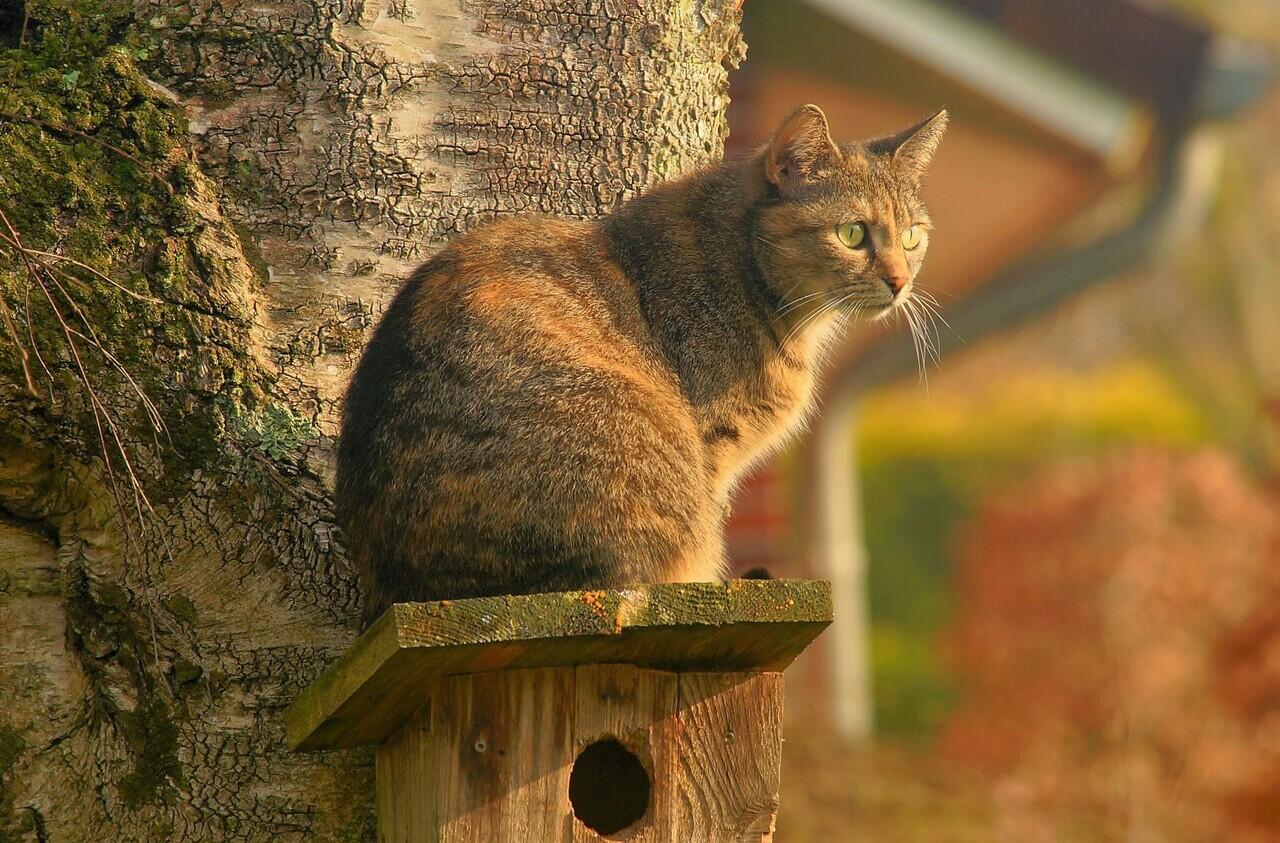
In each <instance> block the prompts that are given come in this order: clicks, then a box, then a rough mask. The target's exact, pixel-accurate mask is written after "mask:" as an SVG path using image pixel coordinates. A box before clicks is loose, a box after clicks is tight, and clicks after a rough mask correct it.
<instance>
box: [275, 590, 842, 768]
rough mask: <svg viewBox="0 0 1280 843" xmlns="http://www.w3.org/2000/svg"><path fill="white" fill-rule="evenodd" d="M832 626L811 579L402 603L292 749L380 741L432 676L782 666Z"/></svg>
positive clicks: (327, 693) (308, 711)
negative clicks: (600, 667) (618, 667)
mask: <svg viewBox="0 0 1280 843" xmlns="http://www.w3.org/2000/svg"><path fill="white" fill-rule="evenodd" d="M830 622H831V586H830V584H829V583H826V582H821V581H810V580H731V581H729V582H727V583H682V584H674V583H664V584H656V585H644V586H636V587H634V588H626V589H619V590H610V591H570V592H562V593H554V594H529V595H517V596H506V597H480V598H473V599H468V600H442V601H440V602H437V603H398V604H396V605H395V606H393V607H391V608H390V609H388V610H387V612H386V614H384V615H383V616H382V617H381V618H379V619H378V620H377V621H376V622H375V623H374V624H373V626H371V627H370V628H369V629H368V631H366V632H365V633H364V634H363V635H362V636H360V638H358V639H357V640H356V641H355V643H354V644H353V645H352V646H351V649H349V650H348V651H347V652H346V653H345V654H343V656H342V657H341V658H339V659H338V661H337V662H335V663H334V664H333V665H332V666H330V667H329V669H328V670H326V671H325V672H324V673H323V674H322V675H321V676H320V678H319V679H317V680H316V681H315V682H313V683H312V684H311V685H310V686H309V687H307V688H306V689H305V690H304V691H303V692H302V693H301V694H300V695H299V696H298V698H297V699H296V700H295V701H294V702H293V704H292V705H291V706H289V708H288V710H287V711H286V712H285V726H286V738H287V741H288V744H289V747H290V748H292V749H333V748H338V747H350V746H361V745H366V744H380V743H382V741H384V740H385V739H386V738H387V737H388V736H389V735H390V734H391V732H392V731H394V730H395V729H396V727H398V726H399V725H400V724H401V723H402V722H403V721H404V719H405V718H406V717H407V716H408V715H409V714H411V713H412V712H413V711H414V710H416V709H417V707H418V706H419V705H421V703H422V701H423V689H424V687H426V686H427V685H428V684H429V683H430V682H431V681H432V680H433V679H436V678H438V677H441V676H449V675H454V674H461V673H480V672H483V671H489V670H504V669H515V668H529V667H557V666H569V665H583V664H631V665H637V666H640V667H648V668H654V669H658V670H671V671H710V672H716V671H757V670H758V671H764V670H781V669H782V668H784V667H786V666H787V665H788V664H790V663H791V661H792V659H794V658H795V657H796V656H797V655H798V654H799V653H800V652H801V651H802V650H803V649H804V648H805V647H806V646H808V644H809V642H810V641H812V640H813V639H814V637H815V636H817V634H818V633H819V632H821V631H822V630H823V628H824V627H826V626H827V624H829V623H830Z"/></svg>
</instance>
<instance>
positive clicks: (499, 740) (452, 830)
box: [377, 668, 574, 843]
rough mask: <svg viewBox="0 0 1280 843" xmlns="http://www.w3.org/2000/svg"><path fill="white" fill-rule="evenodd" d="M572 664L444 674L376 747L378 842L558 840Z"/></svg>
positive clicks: (563, 825)
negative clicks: (396, 729)
mask: <svg viewBox="0 0 1280 843" xmlns="http://www.w3.org/2000/svg"><path fill="white" fill-rule="evenodd" d="M573 687H574V670H573V668H557V669H549V670H511V671H500V672H494V673H481V674H474V675H466V676H450V677H445V678H443V679H441V680H440V681H439V682H436V683H434V684H433V685H432V687H431V689H430V691H429V692H428V693H427V694H426V695H425V696H426V701H425V703H424V705H423V706H422V708H421V709H420V710H419V711H418V712H417V713H416V714H415V715H414V716H413V717H412V718H411V719H410V720H409V722H408V723H407V724H406V725H405V727H404V728H403V729H402V730H401V731H400V732H398V733H397V734H396V735H394V736H393V737H392V738H391V739H390V740H388V741H387V743H386V744H385V745H383V746H382V747H381V748H380V749H379V750H378V760H377V764H378V839H379V841H380V843H428V841H430V843H478V841H488V840H530V841H533V840H538V841H555V840H566V839H567V838H568V834H569V824H570V823H571V822H572V819H573V818H572V815H571V813H570V809H569V793H568V787H569V778H568V772H567V768H566V763H567V761H568V760H569V759H571V758H572V757H573V747H572V741H573V735H572V716H573V707H574V699H573V697H574V694H573Z"/></svg>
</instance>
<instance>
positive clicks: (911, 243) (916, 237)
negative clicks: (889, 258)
mask: <svg viewBox="0 0 1280 843" xmlns="http://www.w3.org/2000/svg"><path fill="white" fill-rule="evenodd" d="M923 239H924V231H923V230H922V229H921V228H920V226H918V225H913V226H911V227H910V228H908V229H907V230H906V231H904V232H902V248H904V249H906V250H907V251H908V252H909V251H911V250H912V249H914V248H916V247H917V246H919V245H920V241H921V240H923Z"/></svg>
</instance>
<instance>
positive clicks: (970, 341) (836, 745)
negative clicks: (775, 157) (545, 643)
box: [730, 0, 1280, 843]
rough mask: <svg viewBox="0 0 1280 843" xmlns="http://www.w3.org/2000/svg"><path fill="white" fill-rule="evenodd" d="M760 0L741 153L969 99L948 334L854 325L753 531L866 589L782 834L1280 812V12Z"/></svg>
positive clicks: (803, 729) (1029, 830) (1117, 833)
mask: <svg viewBox="0 0 1280 843" xmlns="http://www.w3.org/2000/svg"><path fill="white" fill-rule="evenodd" d="M744 14H745V20H744V23H743V29H744V31H745V35H746V39H747V42H748V44H749V45H750V53H749V58H748V61H747V62H746V63H745V64H744V66H743V69H742V70H741V71H739V72H738V73H737V74H736V76H735V77H734V78H733V81H732V96H733V105H732V107H731V109H730V123H731V129H732V133H731V138H730V142H731V146H736V147H737V151H744V150H746V149H749V148H751V147H753V146H755V145H757V144H759V143H761V142H763V141H764V140H766V139H767V138H768V136H769V133H770V132H771V131H772V130H773V128H774V127H775V126H776V124H777V123H778V121H779V120H780V119H781V118H782V117H783V116H784V115H785V114H786V113H787V112H789V111H790V110H791V109H792V108H794V107H795V106H797V105H799V104H801V103H804V102H815V103H818V104H819V105H821V106H822V107H823V108H824V109H825V110H826V112H827V115H828V117H829V119H830V122H831V126H832V130H833V134H835V135H836V136H837V138H838V139H840V138H861V137H868V136H875V135H881V134H888V133H890V132H892V131H895V130H897V129H899V128H902V127H904V126H906V125H908V124H910V123H912V122H915V121H916V120H918V119H920V118H921V117H923V116H925V115H927V114H929V113H932V112H933V111H934V110H936V109H937V108H939V107H943V106H945V107H947V108H948V109H950V111H951V115H952V124H951V129H950V131H949V133H948V135H947V137H946V139H945V140H944V141H943V144H942V147H941V150H940V152H939V154H938V156H937V158H936V159H935V161H934V164H933V167H932V169H931V172H930V175H929V177H928V180H927V183H926V186H925V199H926V201H927V203H928V204H929V206H930V209H931V212H932V215H933V218H934V223H935V234H934V236H933V238H932V240H931V245H930V252H929V255H928V257H927V258H926V261H925V266H924V270H923V271H922V273H921V276H920V278H919V279H918V282H919V283H920V284H921V285H922V286H923V288H924V289H926V290H928V291H930V292H931V293H932V294H933V295H934V296H935V297H936V299H937V300H938V302H939V303H940V305H941V314H942V316H943V317H944V318H945V320H946V323H948V324H944V323H942V322H939V324H938V326H937V328H938V331H937V334H936V336H934V337H933V339H934V343H935V345H936V347H937V351H938V360H937V361H934V360H932V359H930V360H928V361H927V366H926V367H925V369H924V371H923V373H922V372H921V369H920V367H919V364H918V360H917V353H916V350H915V348H914V347H913V345H912V343H911V341H910V340H909V338H908V332H907V329H906V326H905V325H904V324H896V325H894V324H890V325H887V326H875V327H861V328H858V329H857V330H855V331H853V332H851V335H850V337H849V339H848V341H847V342H846V344H845V345H844V346H843V347H842V348H841V349H840V350H839V352H838V353H837V354H836V355H835V359H834V360H833V362H832V365H831V368H830V369H829V371H828V373H827V377H826V385H825V388H824V395H823V399H822V409H821V412H820V414H819V416H818V419H817V420H816V421H815V423H814V424H813V426H812V429H811V430H810V431H809V433H808V435H807V436H806V437H805V438H804V439H803V440H802V441H801V442H800V443H799V444H798V445H797V446H796V447H794V448H792V449H791V450H790V451H788V452H787V453H785V454H783V455H781V456H780V457H779V458H778V459H776V460H775V461H773V462H772V463H771V464H769V465H767V466H764V467H762V468H761V469H760V470H759V471H757V472H756V473H755V475H754V476H753V477H751V478H750V480H749V482H748V483H747V484H746V485H745V488H744V489H743V490H742V492H741V494H740V495H739V498H738V499H737V501H736V503H735V511H734V516H733V518H732V520H731V523H730V545H731V551H732V555H733V558H734V560H735V563H736V564H737V565H738V566H739V567H740V569H746V568H749V567H753V566H757V565H764V566H766V567H768V568H769V569H770V570H771V571H772V572H773V573H774V575H775V576H820V577H827V578H830V579H831V580H832V582H833V586H834V588H835V593H836V601H837V615H838V621H837V624H836V625H835V626H834V627H833V628H832V629H831V630H829V631H828V632H827V633H826V634H824V636H823V637H822V639H820V646H815V648H813V650H811V652H810V653H807V654H806V655H805V656H804V658H803V661H801V662H798V663H797V665H796V667H795V668H794V670H793V671H792V672H789V673H788V677H789V679H788V681H789V686H788V716H789V718H790V719H791V723H790V725H789V728H788V742H787V749H786V755H785V769H784V785H783V787H784V792H783V799H782V806H783V807H782V814H781V816H780V819H779V827H778V834H779V839H781V840H786V841H810V840H812V841H835V840H850V841H863V840H867V841H870V840H875V841H897V840H903V841H917V840H920V841H971V840H972V841H987V840H1015V841H1112V840H1115V841H1121V840H1123V841H1244V843H1251V841H1273V840H1280V482H1278V480H1280V87H1278V86H1277V85H1276V84H1275V82H1276V76H1277V73H1276V72H1277V67H1278V66H1280V65H1278V61H1280V2H1277V0H1177V2H1172V1H1170V2H1157V0H1150V2H1138V0H1071V2H1061V0H894V1H893V2H885V1H884V0H751V1H750V2H747V3H746V4H745V7H744ZM732 151H734V150H732V149H731V152H732Z"/></svg>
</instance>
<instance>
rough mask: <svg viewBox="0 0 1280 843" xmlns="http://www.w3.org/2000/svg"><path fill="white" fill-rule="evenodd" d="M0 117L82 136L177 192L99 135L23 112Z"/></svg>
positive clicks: (3, 114) (135, 157)
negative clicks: (28, 115) (126, 160)
mask: <svg viewBox="0 0 1280 843" xmlns="http://www.w3.org/2000/svg"><path fill="white" fill-rule="evenodd" d="M0 117H3V118H4V119H6V120H21V121H22V122H23V123H30V124H31V125H33V126H39V127H40V128H42V129H45V130H46V131H50V132H53V133H54V134H58V135H75V136H76V137H78V138H84V139H85V140H87V141H90V142H91V143H96V144H98V145H99V146H101V147H103V148H104V149H109V150H111V151H112V152H114V153H115V154H116V155H119V156H120V157H121V158H127V159H129V160H130V161H132V162H133V163H134V164H137V165H138V166H139V167H141V168H142V170H143V172H145V173H146V174H147V175H148V176H150V177H151V178H152V179H154V180H155V181H158V182H160V183H161V184H162V185H164V186H165V189H167V190H168V191H169V193H171V194H172V193H177V191H176V190H174V189H173V185H171V184H169V182H168V181H166V180H165V178H164V177H163V176H161V175H160V174H159V173H157V172H156V171H155V170H154V169H152V168H151V167H150V166H148V165H147V164H146V162H144V161H143V160H142V159H140V158H138V157H137V156H136V155H132V154H131V153H129V152H127V151H126V150H123V149H121V148H120V147H118V146H116V145H115V144H112V143H107V142H106V141H104V140H103V139H102V138H100V137H96V136H95V135H91V134H89V133H88V132H82V131H80V130H79V129H73V128H71V127H70V126H58V125H55V124H53V123H50V122H48V121H46V120H41V119H40V118H39V117H27V116H26V115H23V114H9V113H3V112H0Z"/></svg>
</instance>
